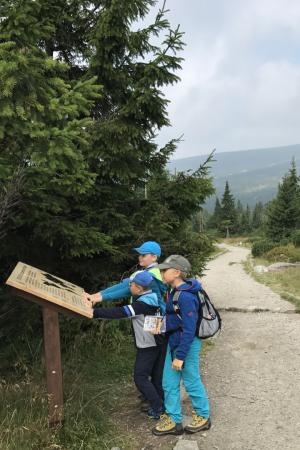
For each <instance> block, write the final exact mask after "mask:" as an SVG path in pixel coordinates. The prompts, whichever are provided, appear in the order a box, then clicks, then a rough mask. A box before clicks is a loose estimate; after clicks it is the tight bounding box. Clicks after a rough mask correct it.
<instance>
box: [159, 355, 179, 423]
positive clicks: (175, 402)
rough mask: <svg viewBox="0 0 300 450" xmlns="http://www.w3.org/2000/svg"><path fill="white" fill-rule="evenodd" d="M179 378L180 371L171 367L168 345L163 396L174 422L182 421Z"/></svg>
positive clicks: (167, 411)
mask: <svg viewBox="0 0 300 450" xmlns="http://www.w3.org/2000/svg"><path fill="white" fill-rule="evenodd" d="M180 380H181V372H179V371H176V370H174V369H172V356H171V350H170V347H169V346H168V349H167V354H166V360H165V366H164V372H163V389H164V396H165V409H166V413H167V414H168V416H170V417H171V419H172V420H173V421H174V422H175V423H181V422H182V415H181V405H180Z"/></svg>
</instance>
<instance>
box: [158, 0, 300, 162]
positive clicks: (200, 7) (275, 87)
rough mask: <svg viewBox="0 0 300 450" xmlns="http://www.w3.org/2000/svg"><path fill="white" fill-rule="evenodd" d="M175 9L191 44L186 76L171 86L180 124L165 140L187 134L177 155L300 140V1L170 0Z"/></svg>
mask: <svg viewBox="0 0 300 450" xmlns="http://www.w3.org/2000/svg"><path fill="white" fill-rule="evenodd" d="M161 4H162V2H161V1H159V2H158V5H161ZM157 8H158V6H157ZM167 8H168V9H169V10H170V12H169V13H168V15H167V17H168V19H169V20H170V22H171V24H172V26H174V27H175V26H177V25H178V24H180V28H181V30H182V31H184V32H185V36H184V42H185V43H186V47H185V49H184V51H183V52H182V56H183V57H184V59H185V61H184V62H183V64H182V70H181V71H180V73H179V75H180V77H181V81H180V82H179V83H178V84H177V85H174V86H170V87H167V88H166V89H165V90H164V92H165V95H166V98H168V99H169V100H170V101H171V103H170V104H169V108H168V111H169V117H170V120H171V123H172V127H169V128H165V129H163V130H162V131H161V132H160V134H159V137H158V142H159V144H160V145H163V144H164V143H165V142H166V141H168V140H169V139H171V138H174V137H179V136H180V135H182V134H183V135H184V137H183V141H182V142H181V143H180V144H179V145H178V149H177V151H176V152H175V153H174V155H173V157H174V158H183V157H188V156H194V155H200V154H207V153H209V152H210V151H211V150H212V149H214V148H216V149H217V152H220V151H235V150H247V149H252V148H253V149H254V148H264V147H276V146H280V145H288V144H298V143H300V136H299V134H300V120H299V119H300V1H299V0H248V1H246V0H185V1H184V0H167Z"/></svg>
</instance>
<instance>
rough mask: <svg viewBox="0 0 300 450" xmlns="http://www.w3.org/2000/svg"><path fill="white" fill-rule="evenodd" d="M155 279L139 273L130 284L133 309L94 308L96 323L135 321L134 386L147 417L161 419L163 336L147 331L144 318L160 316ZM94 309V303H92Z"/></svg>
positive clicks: (148, 274)
mask: <svg viewBox="0 0 300 450" xmlns="http://www.w3.org/2000/svg"><path fill="white" fill-rule="evenodd" d="M152 282H153V276H152V275H151V274H150V273H149V272H147V271H140V272H137V273H136V274H135V275H134V277H133V278H132V279H131V280H130V285H129V289H130V293H131V294H132V296H133V298H134V301H133V303H132V304H131V305H126V306H116V307H112V308H94V310H93V317H94V318H95V319H123V318H130V319H132V327H133V332H134V338H135V344H136V347H137V353H136V358H135V364H134V382H135V385H136V387H137V388H138V390H139V391H140V392H141V393H142V395H143V396H144V397H145V399H146V400H147V401H148V403H149V405H150V409H149V411H148V416H149V417H152V418H154V419H159V417H160V415H161V414H162V412H163V390H162V385H161V377H155V372H156V371H155V367H156V366H157V365H159V364H160V353H161V350H160V347H161V341H162V339H161V336H153V334H151V333H149V332H147V331H145V330H144V321H145V316H146V315H147V316H155V315H156V314H157V312H159V304H158V299H157V295H156V294H155V293H154V292H152V291H151V289H150V286H151V284H152ZM89 305H90V307H91V308H92V307H93V305H92V302H89Z"/></svg>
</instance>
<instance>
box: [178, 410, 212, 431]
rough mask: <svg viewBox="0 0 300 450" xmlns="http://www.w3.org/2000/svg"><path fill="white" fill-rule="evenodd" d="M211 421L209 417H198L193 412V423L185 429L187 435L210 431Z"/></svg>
mask: <svg viewBox="0 0 300 450" xmlns="http://www.w3.org/2000/svg"><path fill="white" fill-rule="evenodd" d="M210 427H211V421H210V418H209V417H202V416H198V415H197V414H196V413H195V411H193V412H192V422H191V423H190V424H189V425H187V426H186V427H184V431H185V432H186V433H197V432H198V431H204V430H209V429H210Z"/></svg>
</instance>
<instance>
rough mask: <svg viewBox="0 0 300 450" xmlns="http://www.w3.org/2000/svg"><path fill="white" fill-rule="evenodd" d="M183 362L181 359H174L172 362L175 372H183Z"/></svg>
mask: <svg viewBox="0 0 300 450" xmlns="http://www.w3.org/2000/svg"><path fill="white" fill-rule="evenodd" d="M182 366H183V361H181V359H176V358H175V359H174V360H173V362H172V369H174V370H182Z"/></svg>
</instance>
